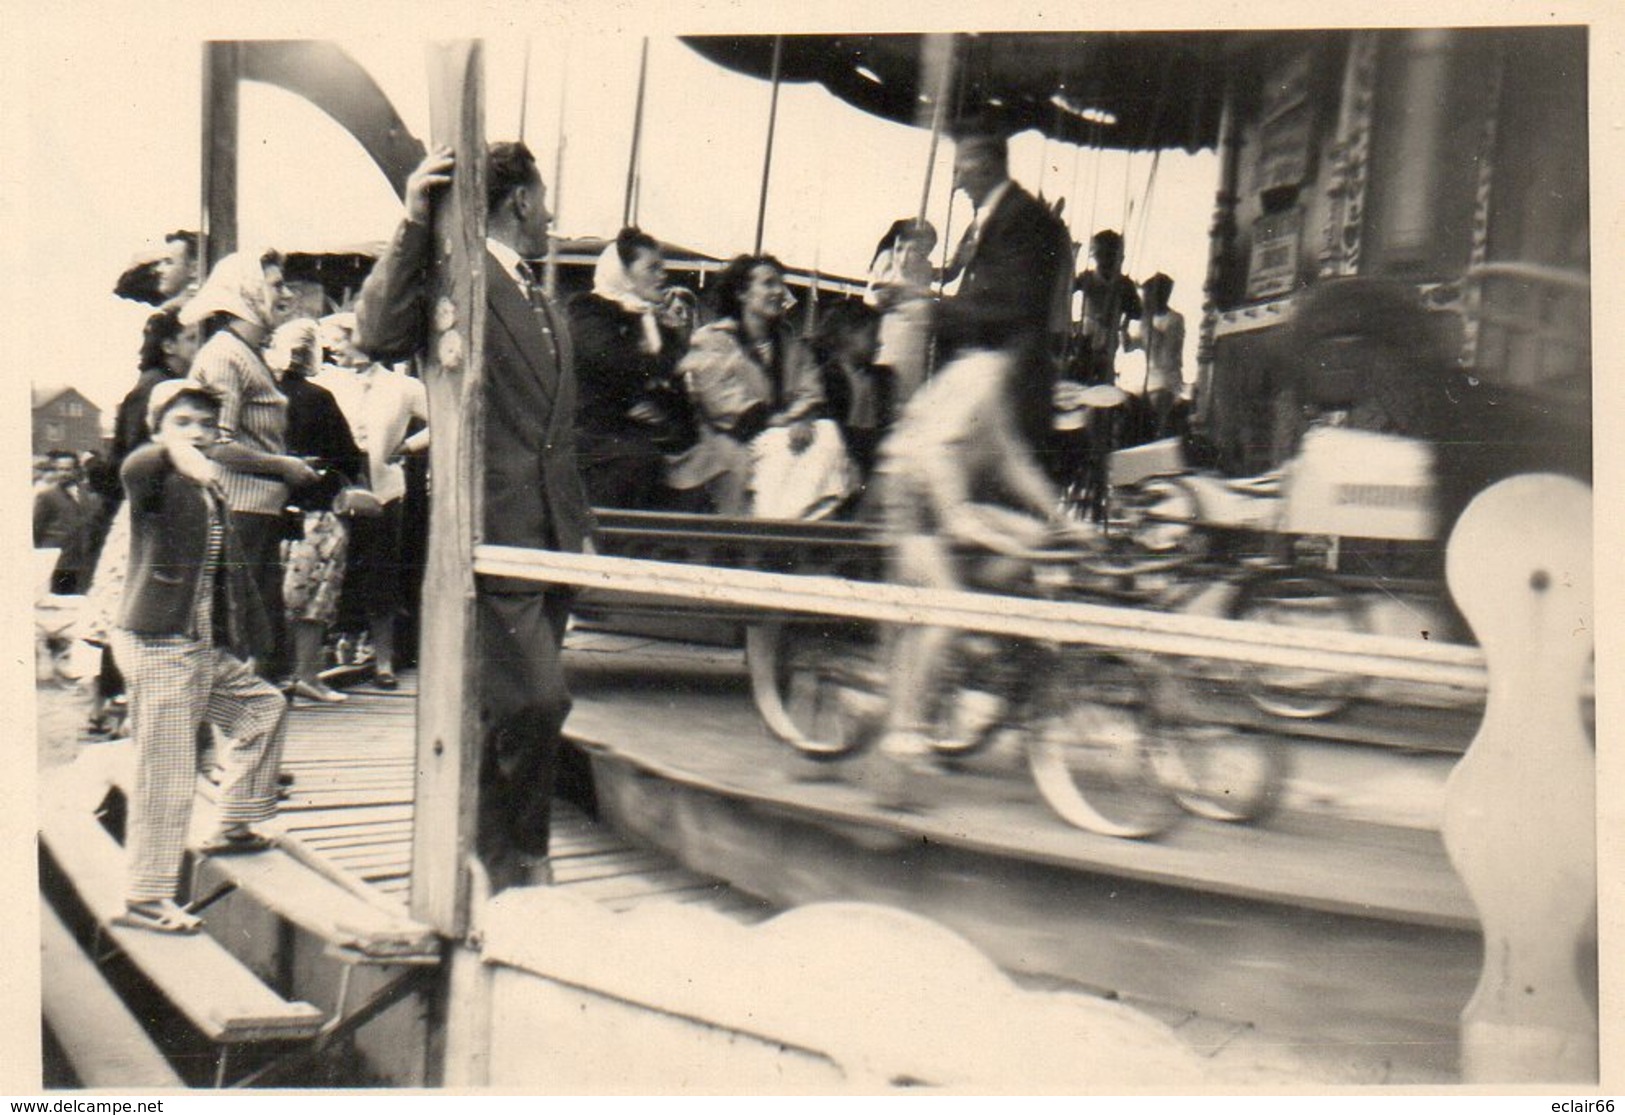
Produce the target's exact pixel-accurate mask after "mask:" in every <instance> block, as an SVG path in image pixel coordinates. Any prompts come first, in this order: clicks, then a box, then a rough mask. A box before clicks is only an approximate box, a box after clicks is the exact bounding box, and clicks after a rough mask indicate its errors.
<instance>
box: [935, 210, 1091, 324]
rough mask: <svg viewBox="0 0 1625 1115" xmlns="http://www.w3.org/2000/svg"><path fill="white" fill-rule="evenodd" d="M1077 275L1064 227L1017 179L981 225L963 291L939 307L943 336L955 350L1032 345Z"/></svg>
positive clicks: (961, 281)
mask: <svg viewBox="0 0 1625 1115" xmlns="http://www.w3.org/2000/svg"><path fill="white" fill-rule="evenodd" d="M1071 278H1072V246H1071V242H1070V240H1069V239H1068V236H1067V231H1066V226H1065V225H1063V224H1062V223H1061V222H1060V220H1059V219H1058V218H1056V217H1055V216H1054V214H1052V213H1051V212H1050V211H1049V210H1048V209H1047V208H1046V207H1045V206H1044V204H1043V203H1042V202H1040V201H1039V200H1038V199H1037V198H1035V197H1033V195H1032V194H1029V193H1028V192H1027V191H1026V190H1024V189H1022V188H1021V187H1020V186H1019V185H1017V184H1016V183H1014V182H1012V183H1011V184H1010V188H1009V189H1008V190H1007V191H1005V195H1004V197H1003V198H1002V199H1000V201H999V204H998V207H997V208H996V209H994V210H993V213H992V214H991V215H990V216H989V217H988V220H987V224H986V226H985V227H984V228H983V229H982V231H981V235H980V238H979V239H978V241H977V244H976V248H975V253H974V255H972V257H971V259H970V262H969V263H967V264H966V265H965V270H964V273H963V274H962V275H961V276H960V280H959V291H958V293H957V294H955V295H954V297H952V298H946V299H944V300H943V301H942V303H941V305H940V306H939V307H938V331H939V334H940V336H941V338H942V340H943V341H944V342H945V343H946V344H947V345H948V346H949V347H950V348H954V349H958V348H965V347H984V348H1007V347H1012V346H1015V347H1022V346H1025V345H1029V344H1033V343H1034V342H1035V341H1037V340H1040V339H1042V337H1043V336H1044V334H1045V333H1046V332H1047V331H1048V330H1049V328H1050V324H1051V321H1052V319H1053V317H1054V315H1055V311H1056V310H1057V308H1058V307H1061V306H1064V305H1065V299H1066V288H1067V287H1068V286H1069V285H1070V282H1071ZM1063 314H1064V311H1063ZM1061 321H1062V322H1063V323H1064V321H1065V318H1064V316H1063V317H1062V318H1061Z"/></svg>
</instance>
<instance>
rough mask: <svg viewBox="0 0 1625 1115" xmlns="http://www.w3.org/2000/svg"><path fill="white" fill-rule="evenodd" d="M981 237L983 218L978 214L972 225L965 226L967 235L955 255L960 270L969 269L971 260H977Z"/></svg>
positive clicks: (973, 218) (972, 220) (960, 242)
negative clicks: (977, 247)
mask: <svg viewBox="0 0 1625 1115" xmlns="http://www.w3.org/2000/svg"><path fill="white" fill-rule="evenodd" d="M981 236H982V217H981V214H977V215H976V216H974V217H972V218H971V222H970V224H969V225H967V226H965V235H964V237H963V238H961V239H960V241H959V250H958V251H957V252H955V253H954V258H955V260H956V261H957V263H958V265H959V269H960V270H964V269H965V268H967V267H969V266H970V264H971V260H973V259H975V258H976V244H977V241H978V240H980V239H981Z"/></svg>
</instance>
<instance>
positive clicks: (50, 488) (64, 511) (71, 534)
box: [34, 449, 102, 596]
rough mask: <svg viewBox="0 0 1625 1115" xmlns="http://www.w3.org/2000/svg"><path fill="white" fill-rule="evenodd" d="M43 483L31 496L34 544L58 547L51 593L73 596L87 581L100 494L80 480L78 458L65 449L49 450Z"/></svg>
mask: <svg viewBox="0 0 1625 1115" xmlns="http://www.w3.org/2000/svg"><path fill="white" fill-rule="evenodd" d="M50 465H51V467H50V472H49V473H48V474H47V475H46V484H45V486H44V487H43V488H41V489H40V490H39V492H38V493H37V494H36V495H35V496H34V546H35V548H36V549H52V550H57V551H58V554H57V559H56V566H55V568H53V569H52V570H51V594H52V595H53V596H73V595H76V594H78V593H81V592H83V591H84V590H85V589H86V588H87V587H88V586H89V582H90V574H91V562H92V561H93V560H94V558H95V545H94V543H95V526H96V523H97V521H98V520H99V519H100V517H101V507H102V501H101V497H100V496H98V495H96V494H95V493H94V492H92V491H90V490H89V489H88V488H87V487H86V486H85V485H84V484H83V483H82V482H81V476H80V470H79V459H78V458H77V457H75V456H74V455H73V454H72V453H71V452H69V451H68V450H66V449H61V450H55V451H53V452H52V453H51V454H50Z"/></svg>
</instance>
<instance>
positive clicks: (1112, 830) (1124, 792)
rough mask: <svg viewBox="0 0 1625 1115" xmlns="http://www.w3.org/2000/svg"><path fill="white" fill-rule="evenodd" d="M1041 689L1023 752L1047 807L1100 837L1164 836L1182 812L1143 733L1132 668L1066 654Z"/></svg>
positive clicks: (1151, 738)
mask: <svg viewBox="0 0 1625 1115" xmlns="http://www.w3.org/2000/svg"><path fill="white" fill-rule="evenodd" d="M1058 665H1059V664H1058ZM1043 684H1044V687H1045V692H1044V693H1043V694H1042V695H1041V697H1040V701H1039V704H1040V707H1039V708H1037V709H1035V710H1034V711H1035V713H1036V714H1037V715H1036V716H1035V718H1034V719H1033V721H1032V722H1031V724H1030V727H1029V729H1028V732H1027V739H1026V753H1027V766H1028V769H1029V770H1031V772H1032V776H1033V781H1034V783H1036V784H1037V786H1038V792H1039V794H1040V795H1042V796H1043V798H1044V800H1045V801H1046V802H1047V803H1048V804H1049V807H1050V808H1051V809H1053V810H1055V812H1056V814H1057V815H1059V816H1060V817H1061V819H1062V820H1064V821H1066V822H1067V823H1068V824H1071V825H1075V826H1077V827H1078V828H1081V829H1085V830H1087V831H1089V832H1093V833H1098V834H1100V835H1101V836H1116V837H1124V838H1129V839H1139V838H1144V837H1148V836H1156V835H1157V834H1159V833H1162V832H1165V831H1167V829H1168V828H1169V827H1171V826H1172V825H1173V823H1174V822H1175V821H1176V820H1178V818H1179V809H1178V807H1177V805H1176V804H1175V803H1174V800H1173V798H1172V796H1171V795H1170V794H1169V793H1168V791H1167V790H1166V789H1164V787H1163V786H1162V783H1161V781H1160V779H1159V778H1158V775H1157V769H1156V756H1155V754H1154V753H1155V751H1156V749H1157V748H1158V747H1159V746H1160V745H1159V742H1158V740H1157V737H1156V734H1155V733H1154V732H1152V731H1150V730H1148V729H1149V725H1148V724H1147V719H1146V716H1145V699H1144V692H1143V687H1142V686H1141V684H1140V680H1139V678H1138V677H1137V676H1136V674H1135V672H1134V669H1133V667H1132V666H1130V665H1129V664H1128V663H1127V662H1125V661H1123V660H1122V659H1119V658H1115V657H1111V656H1105V655H1088V656H1071V655H1069V656H1067V659H1066V660H1065V666H1064V668H1057V669H1055V670H1054V671H1052V672H1051V673H1050V675H1049V676H1048V677H1046V678H1045V679H1044V681H1043ZM1045 706H1047V707H1045Z"/></svg>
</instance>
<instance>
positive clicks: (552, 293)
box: [520, 39, 570, 299]
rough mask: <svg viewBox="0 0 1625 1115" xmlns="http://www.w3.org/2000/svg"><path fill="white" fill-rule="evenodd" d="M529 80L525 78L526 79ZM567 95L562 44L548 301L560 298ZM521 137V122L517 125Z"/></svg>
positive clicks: (545, 275)
mask: <svg viewBox="0 0 1625 1115" xmlns="http://www.w3.org/2000/svg"><path fill="white" fill-rule="evenodd" d="M525 59H526V63H527V64H526V67H525V69H526V71H527V73H528V71H529V69H530V66H529V64H528V63H529V59H530V45H529V40H528V39H527V40H526V46H525ZM527 80H528V79H527ZM569 94H570V42H569V40H568V39H566V40H565V42H564V56H563V61H561V62H560V64H559V141H558V143H557V144H555V145H554V147H553V223H552V225H551V226H550V227H549V228H548V232H547V262H546V263H545V264H543V265H542V291H543V292H544V293H545V294H546V295H547V297H548V298H550V299H552V298H557V297H558V296H559V238H558V236H557V235H555V233H554V231H553V230H554V229H556V228H558V227H559V214H560V213H562V212H563V211H564V148H565V145H566V144H567V143H568V142H569V136H567V135H566V134H565V130H564V109H565V105H566V103H567V102H568V100H569ZM520 128H521V138H523V128H524V125H523V123H521V124H520Z"/></svg>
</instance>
